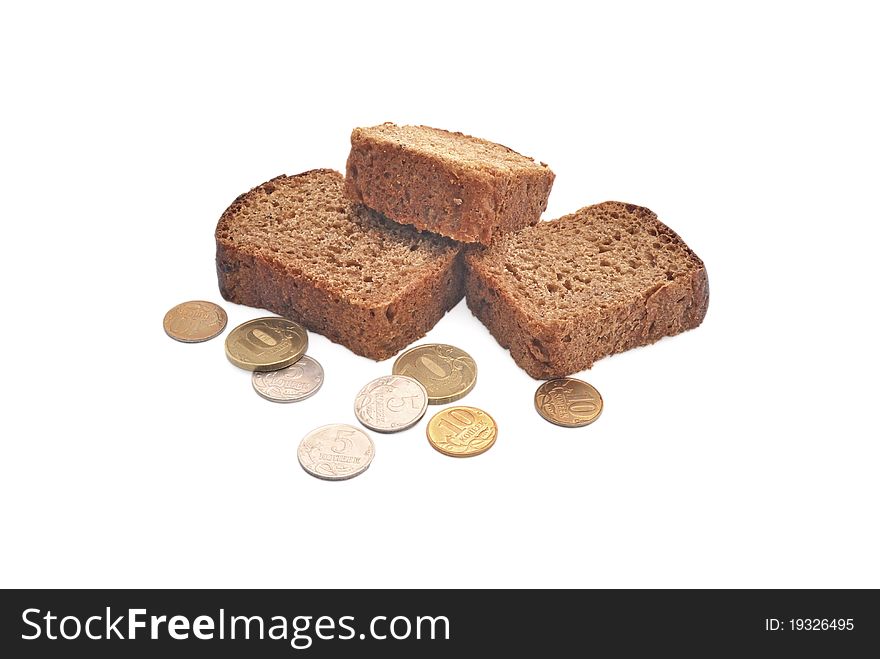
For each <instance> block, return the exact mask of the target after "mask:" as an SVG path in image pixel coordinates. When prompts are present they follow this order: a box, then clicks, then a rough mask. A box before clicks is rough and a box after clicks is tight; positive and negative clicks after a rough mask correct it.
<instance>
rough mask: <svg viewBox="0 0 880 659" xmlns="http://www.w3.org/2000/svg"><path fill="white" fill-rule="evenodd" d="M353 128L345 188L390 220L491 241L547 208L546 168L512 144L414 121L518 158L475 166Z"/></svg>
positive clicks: (468, 239)
mask: <svg viewBox="0 0 880 659" xmlns="http://www.w3.org/2000/svg"><path fill="white" fill-rule="evenodd" d="M388 127H394V128H397V127H395V126H394V125H393V124H385V125H384V126H382V127H375V128H355V129H354V130H353V131H352V134H351V152H350V154H349V157H348V162H347V164H346V194H347V195H348V196H349V197H350V198H351V199H353V200H354V201H357V202H359V203H362V204H365V205H366V206H368V207H370V208H373V209H375V210H377V211H379V212H381V213H383V214H384V215H386V216H387V217H389V218H391V219H392V220H394V221H396V222H400V223H403V224H410V225H412V226H415V227H416V228H418V229H421V230H426V231H431V232H434V233H438V234H440V235H443V236H447V237H449V238H452V239H454V240H457V241H460V242H465V243H482V244H485V245H488V244H491V242H492V240H493V238H494V237H495V236H496V235H497V234H500V233H504V232H509V231H516V230H519V229H521V228H523V227H525V226H528V225H531V224H535V223H536V222H538V220H539V219H540V217H541V213H543V212H544V210H546V208H547V199H548V197H549V195H550V189H551V187H552V185H553V180H554V177H555V176H554V174H553V172H552V171H551V170H550V168H549V167H547V166H546V165H544V164H543V163H535V162H533V161H532V160H531V159H529V158H526V157H525V156H521V155H519V154H518V153H516V152H515V151H513V150H512V149H508V148H507V147H503V146H501V145H498V144H494V143H490V142H486V141H485V140H479V139H478V138H473V137H470V136H467V135H463V134H462V133H449V132H447V131H441V130H439V129H433V128H428V127H418V128H420V129H423V130H424V131H426V132H427V131H431V133H434V134H436V133H441V134H443V135H445V136H446V138H447V139H450V138H455V141H458V142H461V144H462V145H463V147H466V146H467V145H469V144H472V143H477V144H482V145H491V147H492V148H494V149H497V150H503V151H504V152H506V153H508V154H510V157H515V158H516V159H517V160H521V162H519V163H517V165H516V166H515V167H512V168H508V167H503V166H498V165H493V164H492V163H491V162H486V163H483V164H482V165H481V166H478V167H475V166H474V165H473V163H468V162H457V161H456V160H454V159H451V158H448V157H439V156H438V155H437V154H436V153H432V152H431V151H429V150H426V149H423V148H420V146H419V145H418V144H413V143H408V142H406V141H405V140H401V141H400V142H396V141H389V140H388V139H385V138H384V137H383V136H381V135H379V134H377V129H380V128H388Z"/></svg>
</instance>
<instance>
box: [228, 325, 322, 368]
mask: <svg viewBox="0 0 880 659" xmlns="http://www.w3.org/2000/svg"><path fill="white" fill-rule="evenodd" d="M308 347H309V337H308V334H306V330H305V329H304V328H303V326H302V325H300V324H299V323H295V322H293V321H292V320H287V319H286V318H279V317H277V316H272V317H269V318H257V319H255V320H249V321H248V322H246V323H242V324H241V325H239V326H238V327H236V328H235V329H234V330H232V331H231V332H230V333H229V336H227V337H226V356H227V357H228V358H229V361H231V362H232V363H233V364H235V365H236V366H238V367H239V368H243V369H245V370H246V371H277V370H278V369H280V368H285V367H286V366H290V365H291V364H293V363H294V362H296V361H297V360H298V359H299V358H300V357H302V356H303V355H304V354H305V352H306V348H308Z"/></svg>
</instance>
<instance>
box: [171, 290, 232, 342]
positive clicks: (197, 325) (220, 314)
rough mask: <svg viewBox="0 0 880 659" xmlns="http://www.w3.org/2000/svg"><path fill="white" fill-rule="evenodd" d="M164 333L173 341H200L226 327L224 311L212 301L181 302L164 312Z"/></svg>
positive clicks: (213, 335) (220, 331) (211, 336)
mask: <svg viewBox="0 0 880 659" xmlns="http://www.w3.org/2000/svg"><path fill="white" fill-rule="evenodd" d="M162 326H163V327H164V328H165V333H166V334H167V335H168V336H170V337H171V338H172V339H174V340H175V341H182V342H183V343H201V342H202V341H207V340H208V339H213V338H214V337H215V336H217V335H218V334H220V333H222V332H223V330H224V329H226V312H225V311H223V309H222V308H220V307H218V306H217V305H216V304H214V303H213V302H205V301H204V300H192V301H190V302H183V303H181V304H178V305H177V306H176V307H174V308H173V309H171V310H170V311H169V312H168V313H166V314H165V319H164V320H163V321H162Z"/></svg>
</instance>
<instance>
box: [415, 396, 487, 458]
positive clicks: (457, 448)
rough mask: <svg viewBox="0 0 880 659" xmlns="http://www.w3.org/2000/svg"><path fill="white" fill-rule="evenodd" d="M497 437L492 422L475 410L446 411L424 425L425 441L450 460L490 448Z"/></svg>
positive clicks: (467, 456)
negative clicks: (426, 431)
mask: <svg viewBox="0 0 880 659" xmlns="http://www.w3.org/2000/svg"><path fill="white" fill-rule="evenodd" d="M496 437H498V425H497V424H496V423H495V419H493V418H492V417H491V416H489V415H488V414H486V413H485V412H484V411H483V410H479V409H477V408H476V407H464V406H456V407H447V408H446V409H445V410H440V411H439V412H437V414H435V415H434V416H433V417H431V420H430V421H428V441H429V442H430V443H431V446H433V447H434V448H435V449H437V450H438V451H440V452H441V453H443V454H444V455H449V456H452V457H453V458H469V457H471V456H474V455H479V454H480V453H484V452H485V451H488V450H489V449H490V448H492V445H493V444H494V443H495V438H496Z"/></svg>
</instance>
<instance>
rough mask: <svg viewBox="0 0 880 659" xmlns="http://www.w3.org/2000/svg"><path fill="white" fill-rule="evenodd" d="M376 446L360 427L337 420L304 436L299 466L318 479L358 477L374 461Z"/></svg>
mask: <svg viewBox="0 0 880 659" xmlns="http://www.w3.org/2000/svg"><path fill="white" fill-rule="evenodd" d="M375 451H376V449H375V447H374V446H373V440H372V439H370V436H369V435H368V434H367V433H365V432H364V431H363V430H360V429H359V428H355V427H354V426H349V425H345V424H342V423H334V424H331V425H329V426H321V427H320V428H316V429H315V430H313V431H312V432H310V433H309V434H308V435H306V436H305V437H303V439H302V441H301V442H300V443H299V448H298V449H297V451H296V456H297V458H298V459H299V463H300V465H302V468H303V469H305V470H306V471H307V472H308V473H310V474H311V475H312V476H314V477H316V478H322V479H324V480H330V481H341V480H345V479H348V478H354V477H355V476H359V475H360V474H362V473H364V472H365V471H366V470H367V467H369V466H370V463H371V462H372V461H373V455H374V454H375Z"/></svg>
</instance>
